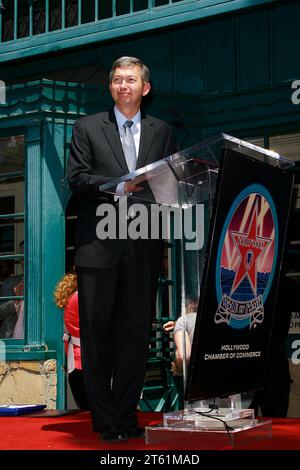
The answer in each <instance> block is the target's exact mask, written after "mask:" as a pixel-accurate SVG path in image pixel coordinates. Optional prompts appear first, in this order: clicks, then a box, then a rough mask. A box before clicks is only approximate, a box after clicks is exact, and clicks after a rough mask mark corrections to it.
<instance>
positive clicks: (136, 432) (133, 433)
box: [124, 426, 145, 437]
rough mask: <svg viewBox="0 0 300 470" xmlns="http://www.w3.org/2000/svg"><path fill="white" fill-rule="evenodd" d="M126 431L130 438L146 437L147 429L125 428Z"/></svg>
mask: <svg viewBox="0 0 300 470" xmlns="http://www.w3.org/2000/svg"><path fill="white" fill-rule="evenodd" d="M124 431H125V433H126V434H127V436H128V437H145V429H144V428H139V427H138V426H132V427H130V428H124Z"/></svg>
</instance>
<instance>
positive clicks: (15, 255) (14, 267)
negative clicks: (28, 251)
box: [0, 135, 24, 339]
mask: <svg viewBox="0 0 300 470" xmlns="http://www.w3.org/2000/svg"><path fill="white" fill-rule="evenodd" d="M23 293H24V136H22V135H18V136H12V137H5V138H0V338H16V339H17V338H18V339H20V338H23V337H24V322H23V314H24V296H23Z"/></svg>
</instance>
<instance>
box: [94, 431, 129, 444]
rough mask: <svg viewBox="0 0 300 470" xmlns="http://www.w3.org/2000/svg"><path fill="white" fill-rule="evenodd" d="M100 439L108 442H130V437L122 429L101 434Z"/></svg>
mask: <svg viewBox="0 0 300 470" xmlns="http://www.w3.org/2000/svg"><path fill="white" fill-rule="evenodd" d="M100 437H101V439H102V440H103V441H106V442H123V441H128V436H127V434H126V432H125V431H122V429H114V430H111V431H105V432H102V433H100Z"/></svg>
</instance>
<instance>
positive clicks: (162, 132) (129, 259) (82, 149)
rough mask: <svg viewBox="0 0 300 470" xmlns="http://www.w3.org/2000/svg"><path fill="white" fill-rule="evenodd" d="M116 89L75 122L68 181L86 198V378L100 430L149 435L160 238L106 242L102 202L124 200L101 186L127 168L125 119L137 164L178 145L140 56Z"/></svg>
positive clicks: (80, 231) (81, 276) (118, 435)
mask: <svg viewBox="0 0 300 470" xmlns="http://www.w3.org/2000/svg"><path fill="white" fill-rule="evenodd" d="M110 91H111V95H112V98H113V100H114V102H115V106H114V108H113V109H111V110H110V111H109V112H103V113H98V114H95V115H92V116H86V117H84V118H82V119H79V120H78V121H77V122H76V123H75V125H74V129H73V138H72V143H71V147H70V156H69V162H68V179H69V183H70V187H71V189H72V191H73V192H74V193H75V194H76V195H77V196H78V198H79V199H80V208H79V214H78V222H77V233H76V252H75V264H76V269H77V274H78V293H79V317H80V330H81V348H82V363H83V374H84V382H85V387H86V391H87V395H88V399H89V403H90V409H91V413H92V419H93V427H94V430H95V431H98V432H100V433H101V437H102V439H104V440H107V441H110V442H118V441H124V440H127V439H128V438H129V437H142V436H143V435H144V430H143V429H141V428H139V427H138V426H137V417H136V413H135V410H136V406H137V404H138V401H139V397H140V393H141V389H142V386H143V381H144V373H145V363H146V359H147V351H148V343H149V333H150V325H151V316H152V314H153V308H154V303H155V302H154V301H155V297H156V289H157V280H158V272H159V268H160V263H161V242H160V241H159V240H141V239H137V240H131V239H129V238H127V239H118V238H117V239H109V238H108V239H105V240H100V239H99V238H98V237H97V235H96V225H97V223H98V222H99V217H97V216H96V210H97V207H98V206H99V204H101V202H106V203H107V202H110V203H111V204H114V207H115V208H116V210H118V202H116V201H115V199H116V198H114V197H113V196H112V197H110V196H109V195H107V194H103V193H100V192H99V185H101V184H103V183H105V182H107V181H110V180H111V179H113V178H117V177H120V176H122V175H125V174H127V173H128V172H129V169H130V168H129V166H130V165H129V163H128V160H127V155H126V151H125V149H126V146H125V140H126V129H125V128H126V124H125V127H123V126H124V123H126V122H127V126H128V121H129V125H130V131H131V133H132V136H133V139H134V147H135V149H134V150H135V154H136V156H137V158H136V159H135V161H134V164H135V167H136V168H141V167H143V166H145V165H147V164H150V163H153V162H155V161H157V160H160V159H161V158H163V157H166V156H167V155H171V154H173V153H174V152H176V151H177V145H176V142H175V140H174V137H173V135H172V132H171V129H170V127H169V126H168V125H167V124H166V123H165V122H163V121H160V120H159V119H156V118H153V117H150V116H146V115H144V114H143V113H141V111H140V105H141V101H142V97H143V96H146V95H147V94H148V93H149V91H150V83H149V70H148V68H147V67H146V66H145V65H144V64H143V63H142V62H141V61H140V60H139V59H136V58H133V57H122V58H120V59H118V60H117V61H115V62H114V64H113V66H112V70H111V72H110ZM123 149H124V151H123ZM138 190H139V187H136V186H135V185H134V184H133V183H131V182H130V181H129V182H126V183H125V184H122V183H121V184H119V185H118V186H117V187H116V192H117V193H118V194H120V196H121V198H122V195H124V194H125V195H126V194H128V193H133V192H134V191H138ZM127 222H128V221H123V223H126V224H127Z"/></svg>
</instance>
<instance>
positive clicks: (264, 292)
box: [214, 185, 278, 329]
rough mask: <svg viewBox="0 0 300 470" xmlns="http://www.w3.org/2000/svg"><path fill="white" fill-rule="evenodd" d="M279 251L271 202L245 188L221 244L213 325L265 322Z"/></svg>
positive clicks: (260, 191) (255, 188) (262, 192)
mask: <svg viewBox="0 0 300 470" xmlns="http://www.w3.org/2000/svg"><path fill="white" fill-rule="evenodd" d="M277 249H278V224H277V215H276V209H275V205H274V202H273V199H272V197H271V195H270V193H269V192H268V191H267V190H266V188H265V187H264V186H261V185H251V186H248V187H247V188H246V189H244V190H243V191H242V192H241V193H240V194H239V195H238V197H237V198H236V199H235V201H234V203H233V204H232V206H231V209H230V210H229V213H228V215H227V218H226V221H225V223H224V226H223V230H222V233H221V237H220V241H219V248H218V255H217V263H216V292H217V297H218V304H219V305H218V309H217V312H216V314H215V318H214V321H215V323H216V324H219V323H226V324H227V325H228V326H230V327H232V328H235V329H242V328H254V327H256V326H257V325H259V324H261V323H262V322H263V320H264V303H265V301H266V298H267V296H268V293H269V290H270V287H271V284H272V279H273V274H274V269H275V265H276V257H277Z"/></svg>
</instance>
